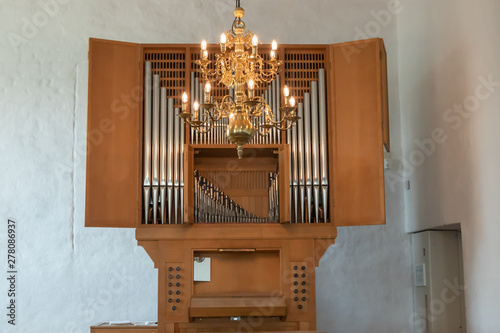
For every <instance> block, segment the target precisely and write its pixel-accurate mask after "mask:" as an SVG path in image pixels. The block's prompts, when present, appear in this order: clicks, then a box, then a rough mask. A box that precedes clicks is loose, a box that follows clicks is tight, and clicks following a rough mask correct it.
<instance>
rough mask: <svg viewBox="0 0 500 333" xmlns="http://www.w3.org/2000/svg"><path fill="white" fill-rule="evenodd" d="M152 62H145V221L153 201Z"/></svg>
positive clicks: (146, 221)
mask: <svg viewBox="0 0 500 333" xmlns="http://www.w3.org/2000/svg"><path fill="white" fill-rule="evenodd" d="M151 86H152V76H151V62H149V61H147V62H146V63H145V70H144V149H143V154H144V156H143V159H144V160H143V162H144V165H143V175H144V178H143V191H144V197H143V200H144V207H143V209H144V223H145V224H148V223H149V203H150V201H151V91H152V87H151Z"/></svg>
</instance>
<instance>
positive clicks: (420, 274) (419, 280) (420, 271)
mask: <svg viewBox="0 0 500 333" xmlns="http://www.w3.org/2000/svg"><path fill="white" fill-rule="evenodd" d="M414 274H415V287H425V286H426V283H425V264H418V265H415V271H414Z"/></svg>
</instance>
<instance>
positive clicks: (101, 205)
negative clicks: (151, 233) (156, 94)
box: [85, 38, 142, 228]
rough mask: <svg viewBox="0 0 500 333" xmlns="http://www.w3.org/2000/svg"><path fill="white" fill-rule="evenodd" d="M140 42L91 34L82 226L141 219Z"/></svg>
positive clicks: (135, 222)
mask: <svg viewBox="0 0 500 333" xmlns="http://www.w3.org/2000/svg"><path fill="white" fill-rule="evenodd" d="M139 59H140V47H139V44H133V43H123V42H116V41H108V40H101V39H94V38H91V39H90V41H89V87H88V89H89V90H88V118H87V176H86V177H87V180H86V184H87V186H86V193H85V195H86V198H85V201H86V202H85V226H87V227H125V228H134V227H136V226H137V225H138V224H139V223H140V220H141V215H140V212H141V210H140V203H141V192H140V190H141V187H140V182H139V180H140V177H141V174H142V169H141V162H140V161H141V159H140V156H141V154H140V153H141V146H140V144H141V142H142V140H141V139H140V135H141V133H142V129H141V128H142V116H141V111H142V108H141V106H142V88H141V87H142V79H141V69H140V66H139V63H140V60H139Z"/></svg>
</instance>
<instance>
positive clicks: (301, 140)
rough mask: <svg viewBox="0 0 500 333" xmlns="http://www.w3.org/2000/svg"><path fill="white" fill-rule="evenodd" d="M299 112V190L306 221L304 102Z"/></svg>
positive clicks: (302, 211) (301, 212)
mask: <svg viewBox="0 0 500 333" xmlns="http://www.w3.org/2000/svg"><path fill="white" fill-rule="evenodd" d="M298 112H299V117H300V120H299V121H298V122H297V132H298V135H297V137H298V141H297V162H298V163H297V164H298V168H297V170H298V173H299V177H298V178H299V192H300V199H299V200H300V222H301V223H304V222H305V203H304V198H305V193H306V190H305V186H306V181H305V179H306V178H305V170H304V169H305V162H304V159H305V154H304V142H305V139H304V104H303V103H299V105H298Z"/></svg>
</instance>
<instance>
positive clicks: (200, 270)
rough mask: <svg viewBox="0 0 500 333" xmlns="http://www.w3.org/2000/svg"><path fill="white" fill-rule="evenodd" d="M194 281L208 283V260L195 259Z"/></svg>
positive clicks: (205, 258)
mask: <svg viewBox="0 0 500 333" xmlns="http://www.w3.org/2000/svg"><path fill="white" fill-rule="evenodd" d="M193 265H194V266H193V270H194V274H193V275H194V278H193V280H194V281H204V282H209V281H210V268H211V267H210V258H207V257H204V258H199V257H197V258H195V260H194V262H193Z"/></svg>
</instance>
